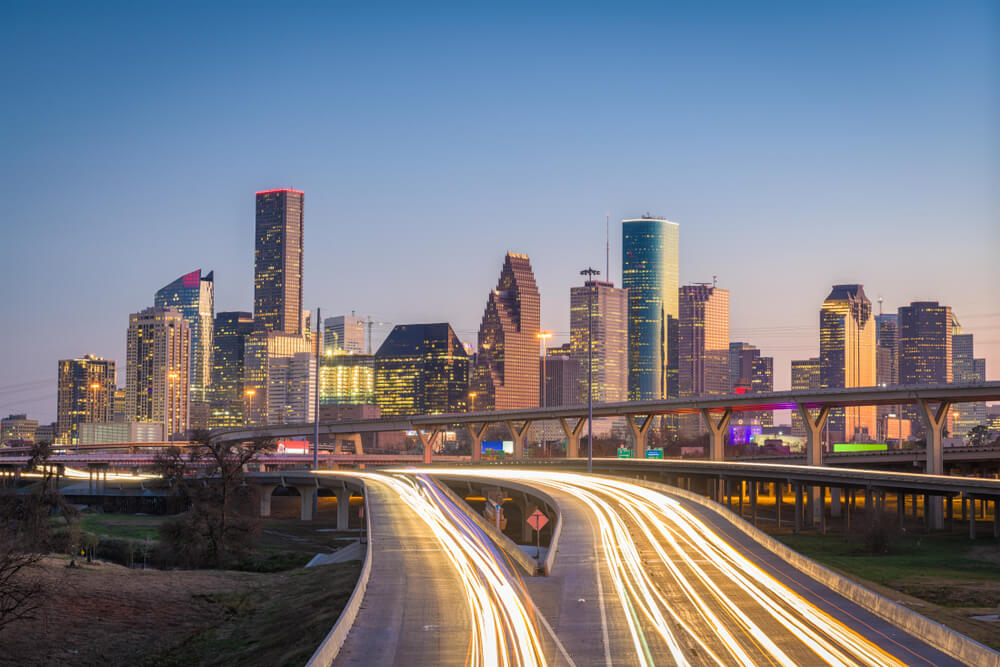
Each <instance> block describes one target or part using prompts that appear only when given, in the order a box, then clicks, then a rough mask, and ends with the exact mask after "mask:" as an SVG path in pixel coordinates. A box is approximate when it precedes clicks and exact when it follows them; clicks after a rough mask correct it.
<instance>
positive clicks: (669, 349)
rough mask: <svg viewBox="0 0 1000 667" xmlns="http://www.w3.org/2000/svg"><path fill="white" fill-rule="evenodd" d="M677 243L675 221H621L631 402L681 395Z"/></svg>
mask: <svg viewBox="0 0 1000 667" xmlns="http://www.w3.org/2000/svg"><path fill="white" fill-rule="evenodd" d="M678 244H679V226H678V224H677V223H676V222H670V221H669V220H663V219H661V218H651V217H643V218H639V219H636V220H622V287H623V288H625V289H626V290H628V337H629V343H628V394H629V399H630V400H646V399H658V398H665V397H670V396H676V395H677V364H678V361H677V353H676V348H675V345H676V336H677V317H678V305H677V295H678V292H677V290H678V287H679V285H678V257H677V255H678ZM672 343H674V345H672Z"/></svg>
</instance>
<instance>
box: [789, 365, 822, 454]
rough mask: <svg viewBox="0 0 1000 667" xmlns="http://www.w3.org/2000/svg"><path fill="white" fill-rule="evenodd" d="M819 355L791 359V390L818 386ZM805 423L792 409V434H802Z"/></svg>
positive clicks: (807, 389)
mask: <svg viewBox="0 0 1000 667" xmlns="http://www.w3.org/2000/svg"><path fill="white" fill-rule="evenodd" d="M820 365H821V364H820V360H819V357H810V358H809V359H797V360H794V361H792V391H812V390H814V389H819V388H820V379H819V377H820ZM805 434H806V425H805V424H803V423H802V417H800V416H799V414H798V411H796V410H792V435H798V436H804V435H805Z"/></svg>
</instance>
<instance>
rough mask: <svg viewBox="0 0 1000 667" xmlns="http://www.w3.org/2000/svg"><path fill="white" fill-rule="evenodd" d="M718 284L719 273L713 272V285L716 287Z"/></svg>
mask: <svg viewBox="0 0 1000 667" xmlns="http://www.w3.org/2000/svg"><path fill="white" fill-rule="evenodd" d="M718 286H719V276H717V275H715V274H714V273H713V274H712V287H713V288H714V287H718Z"/></svg>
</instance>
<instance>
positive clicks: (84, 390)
mask: <svg viewBox="0 0 1000 667" xmlns="http://www.w3.org/2000/svg"><path fill="white" fill-rule="evenodd" d="M114 397H115V362H113V361H110V360H107V359H101V358H100V357H95V356H93V355H90V354H88V355H86V356H84V357H81V358H79V359H61V360H60V361H59V390H58V398H57V415H58V417H57V422H56V423H57V433H56V441H57V442H60V443H64V444H68V445H72V444H76V443H78V442H80V425H81V424H94V423H98V424H100V423H105V422H109V421H111V418H112V415H113V414H114ZM36 424H37V422H36Z"/></svg>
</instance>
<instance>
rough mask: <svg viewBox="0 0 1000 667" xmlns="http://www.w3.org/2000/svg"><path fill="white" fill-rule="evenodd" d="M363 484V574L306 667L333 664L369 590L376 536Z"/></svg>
mask: <svg viewBox="0 0 1000 667" xmlns="http://www.w3.org/2000/svg"><path fill="white" fill-rule="evenodd" d="M361 486H362V488H363V489H364V494H365V525H366V526H367V528H368V549H367V551H366V552H365V564H364V566H362V568H361V576H360V577H358V583H357V584H355V586H354V592H353V593H351V598H350V599H349V600H348V601H347V605H346V606H345V607H344V610H343V611H342V612H340V618H338V619H337V622H336V623H334V625H333V628H331V629H330V632H329V633H327V635H326V637H325V638H324V639H323V641H322V643H320V645H319V646H318V647H317V648H316V651H315V652H314V653H313V654H312V657H311V658H309V662H307V663H306V667H327V666H328V665H331V664H333V661H334V660H336V659H337V654H339V653H340V649H341V648H342V647H343V646H344V642H345V641H346V640H347V633H349V632H350V631H351V628H352V627H353V626H354V621H355V620H356V619H357V617H358V612H359V611H360V610H361V603H362V602H363V601H364V598H365V591H366V590H368V580H369V578H371V573H372V542H374V541H375V538H374V533H373V532H372V513H371V511H370V509H371V508H370V507H368V484H366V483H365V482H364V481H361Z"/></svg>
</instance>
